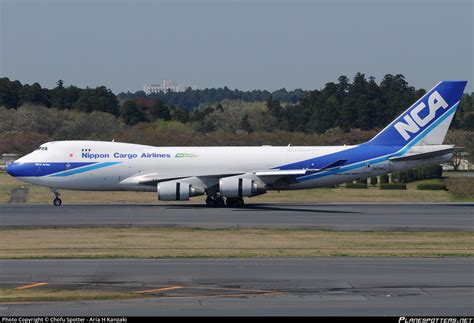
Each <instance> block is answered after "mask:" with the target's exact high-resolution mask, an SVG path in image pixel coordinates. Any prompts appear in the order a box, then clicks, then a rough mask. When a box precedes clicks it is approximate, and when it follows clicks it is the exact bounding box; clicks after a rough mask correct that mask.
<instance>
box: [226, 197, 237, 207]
mask: <svg viewBox="0 0 474 323" xmlns="http://www.w3.org/2000/svg"><path fill="white" fill-rule="evenodd" d="M235 202H236V200H235V199H233V198H230V197H229V198H227V199H226V200H225V204H226V205H227V207H234V206H235V204H236V203H235Z"/></svg>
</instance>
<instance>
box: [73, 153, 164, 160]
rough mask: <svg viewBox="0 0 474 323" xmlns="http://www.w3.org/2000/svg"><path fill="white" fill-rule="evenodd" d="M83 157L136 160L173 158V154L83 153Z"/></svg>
mask: <svg viewBox="0 0 474 323" xmlns="http://www.w3.org/2000/svg"><path fill="white" fill-rule="evenodd" d="M81 157H82V158H84V159H108V158H116V159H136V158H171V154H160V153H141V154H127V153H119V152H115V153H113V154H101V153H88V152H87V153H82V154H81Z"/></svg>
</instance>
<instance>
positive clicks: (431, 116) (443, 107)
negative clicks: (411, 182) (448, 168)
mask: <svg viewBox="0 0 474 323" xmlns="http://www.w3.org/2000/svg"><path fill="white" fill-rule="evenodd" d="M466 84H467V81H442V82H440V83H438V84H437V85H436V86H435V87H434V88H432V89H431V90H429V91H428V92H426V94H425V95H424V96H423V97H421V98H420V99H419V100H418V101H416V102H415V103H414V104H413V105H412V106H411V107H409V108H408V109H407V110H406V111H405V112H403V113H402V114H401V115H400V116H398V118H396V119H395V120H394V121H393V122H392V123H390V124H389V125H388V126H387V127H385V128H384V129H383V130H382V131H381V132H379V133H378V134H377V135H376V136H375V137H374V138H372V139H371V140H370V141H369V142H368V144H373V145H385V146H406V145H408V144H410V145H411V146H413V145H441V144H442V143H443V141H444V137H445V136H446V132H447V131H448V128H449V125H450V124H451V121H452V120H453V117H454V113H455V112H456V109H457V107H458V104H459V101H460V100H461V97H462V95H463V92H464V88H465V87H466Z"/></svg>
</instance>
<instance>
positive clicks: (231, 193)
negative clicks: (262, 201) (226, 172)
mask: <svg viewBox="0 0 474 323" xmlns="http://www.w3.org/2000/svg"><path fill="white" fill-rule="evenodd" d="M219 191H220V193H221V194H222V195H223V196H225V197H248V196H255V195H260V194H263V193H265V192H266V190H265V188H264V187H263V185H262V184H259V183H257V182H256V181H254V180H253V179H250V178H243V177H224V178H221V179H220V180H219Z"/></svg>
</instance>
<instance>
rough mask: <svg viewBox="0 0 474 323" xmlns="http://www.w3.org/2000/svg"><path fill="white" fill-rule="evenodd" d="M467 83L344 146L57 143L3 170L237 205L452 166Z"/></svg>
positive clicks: (436, 90) (75, 186) (450, 86)
mask: <svg viewBox="0 0 474 323" xmlns="http://www.w3.org/2000/svg"><path fill="white" fill-rule="evenodd" d="M466 84H467V81H442V82H440V83H438V84H437V85H436V86H435V87H433V88H432V89H431V90H430V91H428V92H426V94H425V95H424V96H423V97H421V98H420V99H419V100H418V101H416V102H415V103H414V104H413V105H411V106H410V107H409V108H408V109H407V110H406V111H405V112H403V113H402V114H401V115H400V116H398V117H397V118H396V119H395V120H394V121H393V122H392V123H390V124H389V125H388V126H387V127H385V128H384V129H383V130H382V131H380V132H379V133H378V134H377V135H376V136H375V137H373V138H372V139H371V140H369V141H367V142H364V143H362V144H359V145H347V146H346V145H344V146H323V147H319V146H283V147H281V146H280V147H276V146H258V147H244V146H242V147H240V146H236V147H154V146H147V145H137V144H129V143H119V142H104V141H55V142H48V143H45V144H43V145H41V146H40V147H39V148H38V149H36V150H35V151H33V152H32V153H30V154H28V155H26V156H24V157H21V158H20V159H18V160H16V161H14V162H13V163H11V164H10V165H9V166H8V167H7V172H8V173H9V174H10V175H12V176H14V177H16V178H18V179H20V180H22V181H25V182H27V183H31V184H36V185H41V186H46V187H49V188H50V189H51V191H52V192H53V193H54V195H55V198H54V200H53V204H54V205H56V206H60V205H61V204H62V201H61V199H60V193H59V189H68V190H88V191H146V192H157V198H158V200H161V201H184V200H189V198H190V197H193V196H199V195H204V194H205V195H207V198H206V204H207V206H209V207H223V206H228V207H242V206H243V205H244V199H243V198H244V197H252V196H257V195H260V194H264V193H266V192H267V191H270V190H293V189H308V188H316V187H325V186H333V185H336V184H341V183H346V182H351V181H354V180H359V179H365V178H368V177H373V176H378V175H382V174H388V173H392V172H397V171H401V170H405V169H410V168H415V167H419V166H422V165H432V164H441V163H444V162H447V161H449V160H451V158H452V156H453V151H454V149H455V147H454V145H443V140H444V137H445V136H446V132H447V131H448V128H449V125H450V123H451V121H452V120H453V116H454V113H455V112H456V109H457V108H458V105H459V102H460V100H461V97H462V95H463V92H464V88H465V86H466Z"/></svg>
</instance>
